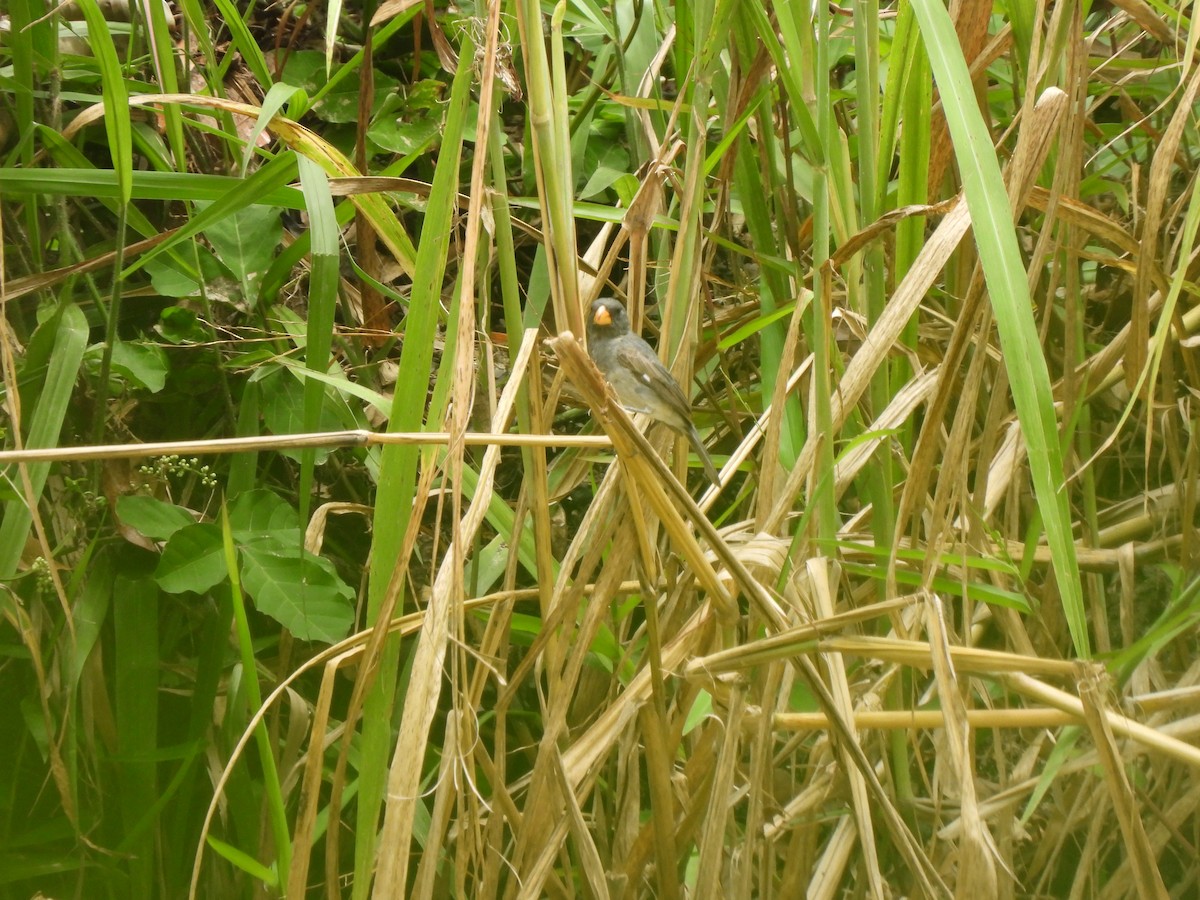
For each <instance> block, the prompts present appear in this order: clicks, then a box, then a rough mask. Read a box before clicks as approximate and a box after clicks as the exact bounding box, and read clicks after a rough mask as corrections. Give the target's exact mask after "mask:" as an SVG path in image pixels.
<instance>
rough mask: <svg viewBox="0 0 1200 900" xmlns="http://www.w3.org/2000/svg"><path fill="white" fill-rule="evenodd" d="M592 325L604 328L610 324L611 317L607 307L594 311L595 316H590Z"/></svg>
mask: <svg viewBox="0 0 1200 900" xmlns="http://www.w3.org/2000/svg"><path fill="white" fill-rule="evenodd" d="M592 322H593V324H596V325H600V326H604V325H611V324H612V315H611V314H610V313H609V311H608V307H607V306H601V307H599V308H598V309H597V310H596V314H595V315H594V316H592Z"/></svg>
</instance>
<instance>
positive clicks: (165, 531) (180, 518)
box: [117, 495, 196, 541]
mask: <svg viewBox="0 0 1200 900" xmlns="http://www.w3.org/2000/svg"><path fill="white" fill-rule="evenodd" d="M117 518H118V519H120V520H121V521H122V522H124V523H125V524H126V525H128V526H129V527H130V528H132V529H134V530H135V531H137V532H138V533H139V534H142V535H145V536H146V537H148V538H150V539H151V540H154V541H165V540H167V539H168V538H169V537H171V535H173V534H175V532H177V531H179V529H181V528H187V527H188V526H189V525H195V524H196V518H195V517H194V516H193V515H192V514H191V513H190V512H188V511H187V510H186V509H184V508H183V507H182V506H176V505H175V504H173V503H166V502H164V501H162V500H158V499H156V498H154V497H142V496H136V495H125V496H122V497H118V498H117Z"/></svg>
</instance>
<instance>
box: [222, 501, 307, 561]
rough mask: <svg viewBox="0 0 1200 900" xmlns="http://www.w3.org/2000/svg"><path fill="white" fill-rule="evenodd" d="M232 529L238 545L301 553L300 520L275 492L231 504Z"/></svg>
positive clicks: (230, 523) (294, 511)
mask: <svg viewBox="0 0 1200 900" xmlns="http://www.w3.org/2000/svg"><path fill="white" fill-rule="evenodd" d="M229 527H230V528H232V529H233V537H234V540H235V541H237V542H238V544H242V545H246V544H256V543H271V544H274V545H275V546H277V547H279V548H281V549H282V550H284V551H285V552H287V551H289V550H290V551H294V552H296V553H299V551H300V541H301V533H300V517H299V516H298V515H297V514H296V510H295V509H294V508H292V506H291V505H290V504H288V502H287V501H286V500H284V499H282V498H281V497H279V496H278V495H277V494H274V493H272V492H271V491H268V490H263V489H259V490H253V491H246V492H245V493H243V494H239V495H238V496H237V497H236V498H235V499H234V500H233V502H232V503H230V504H229Z"/></svg>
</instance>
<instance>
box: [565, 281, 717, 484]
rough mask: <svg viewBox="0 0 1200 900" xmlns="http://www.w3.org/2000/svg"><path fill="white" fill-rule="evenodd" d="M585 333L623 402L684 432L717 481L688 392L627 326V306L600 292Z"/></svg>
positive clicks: (706, 471) (593, 355)
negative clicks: (694, 421) (601, 294)
mask: <svg viewBox="0 0 1200 900" xmlns="http://www.w3.org/2000/svg"><path fill="white" fill-rule="evenodd" d="M587 336H588V352H589V353H590V354H591V356H592V359H593V360H594V361H595V363H596V367H597V368H598V369H599V370H600V371H601V372H603V373H604V377H605V378H606V379H608V383H609V384H610V385H612V389H613V391H614V392H615V393H616V395H617V399H618V400H620V401H621V404H622V405H623V406H625V407H626V408H628V409H630V410H632V411H633V412H640V413H645V414H646V415H648V416H649V417H650V418H652V419H654V420H655V421H657V422H662V423H663V424H664V425H666V426H668V427H669V428H672V429H674V430H675V431H678V432H679V433H680V434H682V435H683V436H684V437H686V438H687V439H688V443H689V444H691V446H692V449H693V450H695V451H696V455H697V456H699V457H700V462H701V463H702V464H703V465H704V472H705V474H706V475H708V477H709V480H711V481H712V483H713V484H719V483H720V476H719V475H718V474H717V467H716V466H714V465H713V462H712V459H711V458H710V457H709V455H708V451H707V450H706V449H705V448H704V444H703V443H701V441H700V434H699V432H697V431H696V426H695V425H693V424H692V405H691V403H690V402H689V401H688V398H687V395H685V394H684V393H683V390H682V388H680V387H679V383H678V382H676V381H675V379H674V378H673V377H672V376H671V373H670V372H669V371H667V367H666V366H664V365H663V364H662V363H661V362H659V361H658V356H657V355H656V354H655V352H654V351H653V350H652V349H651V348H650V345H649V344H647V343H646V342H645V341H644V340H642V339H641V338H640V337H638V336H637V335H636V334H634V333H633V332H632V331H630V329H629V316H628V315H627V314H626V312H625V307H624V306H622V305H621V304H620V303H619V302H618V301H616V300H614V299H613V298H611V297H601V298H600V299H599V300H596V301H595V302H594V303H592V308H591V311H590V313H589V314H588V322H587Z"/></svg>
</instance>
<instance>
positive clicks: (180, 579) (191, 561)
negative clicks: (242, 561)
mask: <svg viewBox="0 0 1200 900" xmlns="http://www.w3.org/2000/svg"><path fill="white" fill-rule="evenodd" d="M228 574H229V570H228V568H227V567H226V565H225V557H224V554H223V552H222V550H221V529H220V528H218V527H217V526H216V525H213V524H211V523H203V524H197V525H188V526H187V527H186V528H180V529H179V530H178V531H176V532H175V533H174V534H172V535H171V539H170V540H168V541H167V546H166V547H164V548H163V554H162V556H161V557H160V558H159V560H158V568H157V569H155V571H154V578H155V580H156V581H157V582H158V586H159V587H161V588H162V589H163V590H164V591H166V592H167V593H170V594H182V593H183V592H184V591H192V592H193V593H196V594H203V593H204V592H205V591H207V590H208V589H209V588H212V587H214V586H216V585H218V584H220V583H221V582H222V581H223V580H224V579H225V577H226V576H227V575H228Z"/></svg>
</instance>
